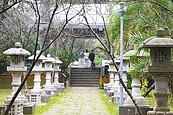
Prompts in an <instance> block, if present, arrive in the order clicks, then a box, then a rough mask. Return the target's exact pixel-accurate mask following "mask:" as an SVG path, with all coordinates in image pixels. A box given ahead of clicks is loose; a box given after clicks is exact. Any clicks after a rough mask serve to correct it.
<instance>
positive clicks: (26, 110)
mask: <svg viewBox="0 0 173 115" xmlns="http://www.w3.org/2000/svg"><path fill="white" fill-rule="evenodd" d="M34 112H35V104H31V103H28V104H24V105H23V114H24V115H31V114H33V113H34Z"/></svg>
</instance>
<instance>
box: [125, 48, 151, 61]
mask: <svg viewBox="0 0 173 115" xmlns="http://www.w3.org/2000/svg"><path fill="white" fill-rule="evenodd" d="M136 52H137V51H136V50H129V51H128V52H126V53H125V54H124V55H123V56H124V57H123V58H124V59H130V57H131V56H133V55H135V54H136ZM136 56H137V57H146V56H149V53H148V52H146V51H144V50H141V51H140V53H138V54H137V55H136Z"/></svg>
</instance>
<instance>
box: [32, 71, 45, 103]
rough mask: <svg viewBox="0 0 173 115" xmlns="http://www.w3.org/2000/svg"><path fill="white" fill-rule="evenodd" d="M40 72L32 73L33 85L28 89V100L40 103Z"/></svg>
mask: <svg viewBox="0 0 173 115" xmlns="http://www.w3.org/2000/svg"><path fill="white" fill-rule="evenodd" d="M40 75H41V74H40V73H37V72H36V73H34V87H33V89H31V91H30V95H29V102H31V103H35V104H40V103H41V91H42V90H41V86H40V82H41V79H40Z"/></svg>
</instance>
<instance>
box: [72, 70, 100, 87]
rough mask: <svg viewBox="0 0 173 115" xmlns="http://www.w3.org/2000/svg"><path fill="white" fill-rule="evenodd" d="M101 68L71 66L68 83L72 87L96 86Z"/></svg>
mask: <svg viewBox="0 0 173 115" xmlns="http://www.w3.org/2000/svg"><path fill="white" fill-rule="evenodd" d="M100 74H101V68H94V69H93V70H91V68H71V73H70V85H71V86H72V87H73V86H74V87H75V86H77V87H90V86H91V85H92V87H98V86H99V78H100Z"/></svg>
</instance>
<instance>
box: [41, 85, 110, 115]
mask: <svg viewBox="0 0 173 115" xmlns="http://www.w3.org/2000/svg"><path fill="white" fill-rule="evenodd" d="M43 115H110V114H109V113H108V112H107V110H106V107H105V105H104V102H103V101H102V100H101V97H100V96H99V90H98V89H97V88H95V87H72V89H71V90H70V91H69V92H68V93H67V95H66V96H64V97H62V99H61V104H56V103H55V104H54V105H52V107H51V108H50V109H49V110H48V111H46V112H45V113H44V114H43Z"/></svg>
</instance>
